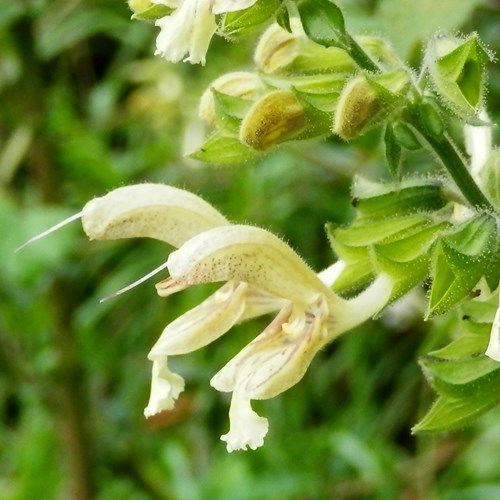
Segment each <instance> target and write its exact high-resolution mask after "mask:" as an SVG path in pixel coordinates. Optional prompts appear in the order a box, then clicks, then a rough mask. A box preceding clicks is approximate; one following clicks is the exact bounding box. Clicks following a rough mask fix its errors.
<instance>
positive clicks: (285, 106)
mask: <svg viewBox="0 0 500 500" xmlns="http://www.w3.org/2000/svg"><path fill="white" fill-rule="evenodd" d="M307 124H308V121H307V118H306V114H305V109H304V107H303V106H302V104H301V103H300V102H299V101H298V100H297V98H296V97H295V95H294V93H293V92H292V91H289V90H276V91H274V92H271V93H269V94H266V95H265V96H263V97H261V98H260V99H259V100H258V101H257V102H256V103H255V104H254V105H253V106H252V107H251V108H250V111H249V112H248V114H247V116H246V117H245V119H244V120H243V122H242V124H241V128H240V140H241V141H242V142H244V143H245V144H247V145H249V146H250V147H251V148H253V149H256V150H257V151H265V150H267V149H269V148H270V147H272V146H274V145H276V144H279V143H281V142H283V141H286V140H289V139H292V138H294V137H296V136H297V135H299V134H300V133H301V132H302V131H304V129H305V128H306V127H307Z"/></svg>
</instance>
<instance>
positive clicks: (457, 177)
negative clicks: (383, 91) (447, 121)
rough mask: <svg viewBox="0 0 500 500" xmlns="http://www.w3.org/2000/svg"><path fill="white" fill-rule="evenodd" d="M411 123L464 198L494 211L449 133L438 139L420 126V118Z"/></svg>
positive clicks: (475, 204) (477, 206) (482, 207)
mask: <svg viewBox="0 0 500 500" xmlns="http://www.w3.org/2000/svg"><path fill="white" fill-rule="evenodd" d="M411 125H412V126H413V127H414V128H415V129H416V130H417V131H418V133H419V135H420V136H421V139H422V142H423V146H425V147H427V148H428V149H430V150H431V152H433V153H434V154H435V155H436V156H437V157H438V158H439V160H440V161H441V163H442V164H443V166H444V167H445V168H446V170H448V172H449V174H450V175H451V177H452V178H453V180H454V181H455V184H456V185H457V187H458V189H460V191H461V193H462V194H463V196H464V198H465V199H466V200H467V201H468V202H469V203H470V204H471V206H472V207H474V208H477V209H480V210H489V211H492V212H494V211H495V209H494V207H493V205H492V204H491V203H490V202H489V200H488V199H487V198H486V196H485V195H484V193H483V192H482V191H481V189H480V188H479V186H478V185H477V184H476V182H475V181H474V178H473V177H472V175H471V173H470V171H469V168H468V166H467V163H466V162H465V161H464V159H463V158H462V155H461V154H460V153H459V152H458V150H457V148H456V146H455V145H454V144H453V142H452V141H451V140H450V138H449V137H448V135H447V134H444V135H443V136H442V137H441V138H439V139H436V138H435V137H433V136H432V135H431V134H429V133H428V132H427V130H425V128H424V127H422V126H420V124H419V123H418V120H415V121H414V122H413V123H412V124H411Z"/></svg>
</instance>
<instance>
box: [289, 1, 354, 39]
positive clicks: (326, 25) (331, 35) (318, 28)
mask: <svg viewBox="0 0 500 500" xmlns="http://www.w3.org/2000/svg"><path fill="white" fill-rule="evenodd" d="M297 8H298V12H299V15H300V20H301V22H302V26H303V27H304V31H305V32H306V33H307V36H308V37H309V38H310V39H311V40H313V41H314V42H316V43H319V44H320V45H324V46H325V47H345V46H346V45H347V43H348V42H347V36H346V31H345V23H344V16H343V15H342V11H341V10H340V9H339V8H338V7H337V6H336V5H335V4H334V3H333V2H330V1H329V0H303V1H300V2H299V3H298V4H297Z"/></svg>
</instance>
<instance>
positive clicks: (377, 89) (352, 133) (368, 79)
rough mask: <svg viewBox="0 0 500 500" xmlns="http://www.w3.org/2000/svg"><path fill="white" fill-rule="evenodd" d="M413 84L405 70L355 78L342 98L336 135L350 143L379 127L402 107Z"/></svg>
mask: <svg viewBox="0 0 500 500" xmlns="http://www.w3.org/2000/svg"><path fill="white" fill-rule="evenodd" d="M409 81H410V77H409V75H408V73H407V72H406V71H403V70H401V71H394V72H392V73H385V74H382V75H374V76H368V75H364V74H361V75H358V76H356V77H354V78H352V79H351V80H350V81H349V82H348V83H347V85H346V86H345V88H344V90H343V91H342V93H341V94H340V98H339V102H338V105H337V109H336V112H335V117H334V122H333V132H334V133H335V134H337V135H339V136H340V137H342V138H343V139H346V140H349V139H353V138H354V137H357V136H359V135H361V134H363V133H364V132H365V131H366V130H367V129H368V128H370V127H372V126H374V125H376V124H378V123H379V122H380V121H381V120H382V119H383V118H385V117H386V116H387V115H388V114H389V113H390V112H391V111H392V110H393V109H394V108H395V107H396V106H397V105H398V104H399V102H400V100H401V97H402V94H403V92H404V91H405V90H406V88H407V86H408V84H409Z"/></svg>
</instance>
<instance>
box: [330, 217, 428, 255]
mask: <svg viewBox="0 0 500 500" xmlns="http://www.w3.org/2000/svg"><path fill="white" fill-rule="evenodd" d="M427 224H428V218H427V217H426V216H423V215H410V216H406V217H399V218H387V219H381V220H378V221H372V222H371V223H370V224H354V225H350V226H348V227H346V228H338V229H335V230H334V231H333V235H334V237H335V239H337V240H339V241H341V242H342V243H343V244H344V245H348V246H354V247H362V246H366V245H371V244H374V243H379V242H383V241H390V240H391V239H398V237H399V236H401V235H402V234H406V232H407V231H409V230H414V229H420V228H422V227H425V226H427Z"/></svg>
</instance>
